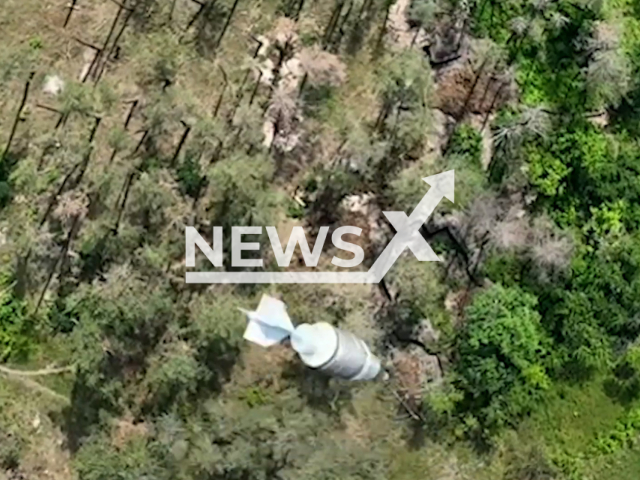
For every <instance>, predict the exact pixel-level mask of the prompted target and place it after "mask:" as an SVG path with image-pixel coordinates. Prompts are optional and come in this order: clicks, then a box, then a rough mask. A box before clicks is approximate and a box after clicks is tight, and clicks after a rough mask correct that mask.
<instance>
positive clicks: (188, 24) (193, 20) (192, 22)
mask: <svg viewBox="0 0 640 480" xmlns="http://www.w3.org/2000/svg"><path fill="white" fill-rule="evenodd" d="M191 1H192V2H194V3H197V4H198V5H200V8H198V11H197V12H196V13H194V14H193V17H191V20H189V23H187V26H186V27H185V28H184V31H185V32H186V31H187V30H189V29H190V28H191V27H193V25H194V24H195V23H196V21H197V20H198V18H200V16H201V15H202V12H204V9H205V8H207V7H208V6H209V4H207V3H206V2H201V1H200V0H191ZM213 4H215V0H213Z"/></svg>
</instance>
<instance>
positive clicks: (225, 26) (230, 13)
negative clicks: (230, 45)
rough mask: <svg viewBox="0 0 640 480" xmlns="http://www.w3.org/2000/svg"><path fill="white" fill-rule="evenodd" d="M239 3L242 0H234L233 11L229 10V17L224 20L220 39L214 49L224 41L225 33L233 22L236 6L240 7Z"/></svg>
mask: <svg viewBox="0 0 640 480" xmlns="http://www.w3.org/2000/svg"><path fill="white" fill-rule="evenodd" d="M239 3H240V0H234V2H233V5H232V6H231V11H230V12H229V16H228V17H227V20H226V21H225V22H224V26H223V27H222V32H220V37H218V40H217V41H216V44H215V46H214V47H213V50H214V51H215V50H217V49H218V47H219V46H220V44H221V43H222V39H223V38H224V35H225V33H227V29H228V28H229V24H230V23H231V19H232V18H233V15H234V14H235V13H236V8H237V7H238V4H239Z"/></svg>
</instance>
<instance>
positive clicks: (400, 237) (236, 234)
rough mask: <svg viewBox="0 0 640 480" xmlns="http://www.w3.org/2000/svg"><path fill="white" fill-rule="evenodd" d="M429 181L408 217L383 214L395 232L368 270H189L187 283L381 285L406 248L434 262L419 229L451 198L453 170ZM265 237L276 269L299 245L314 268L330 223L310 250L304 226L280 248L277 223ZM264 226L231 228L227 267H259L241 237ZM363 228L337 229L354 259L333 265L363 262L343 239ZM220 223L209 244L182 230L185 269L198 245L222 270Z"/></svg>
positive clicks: (340, 243)
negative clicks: (424, 192)
mask: <svg viewBox="0 0 640 480" xmlns="http://www.w3.org/2000/svg"><path fill="white" fill-rule="evenodd" d="M422 180H423V181H424V182H425V183H427V184H428V185H430V187H431V188H430V189H429V191H428V192H427V193H426V194H425V196H424V197H422V199H421V200H420V202H419V203H418V205H417V206H416V207H415V208H414V210H413V212H411V215H410V216H407V214H406V213H405V212H395V211H392V212H383V214H384V215H385V217H386V218H387V220H389V222H390V223H391V225H392V226H393V227H394V229H395V230H396V234H395V236H394V237H393V238H392V239H391V241H390V242H389V244H388V245H387V246H386V248H385V249H384V250H383V252H382V253H381V254H380V256H379V257H378V258H377V259H376V261H375V262H374V264H373V265H372V266H371V268H370V269H369V271H367V272H288V271H280V272H266V271H242V272H187V273H186V282H187V283H379V282H380V281H381V280H382V279H383V278H384V276H385V275H386V273H387V272H388V271H389V269H390V268H391V266H392V265H393V264H394V263H395V261H396V260H397V259H398V257H399V256H400V255H401V254H402V252H404V250H405V249H407V248H408V249H409V250H411V251H412V252H413V254H414V255H415V257H416V259H417V260H419V261H421V262H438V261H440V259H439V258H438V256H437V255H436V254H435V252H434V251H433V249H432V248H431V246H430V245H429V244H428V243H427V241H426V240H425V239H424V237H423V236H422V235H421V234H420V227H421V226H422V225H423V224H424V223H425V222H426V221H427V219H428V218H429V216H430V215H431V214H432V213H433V211H434V210H435V208H436V206H437V205H438V204H439V203H440V201H441V200H442V199H443V198H447V199H448V200H450V201H451V202H453V201H454V171H453V170H449V171H447V172H443V173H440V174H438V175H432V176H429V177H425V178H423V179H422ZM265 230H266V232H267V235H268V236H269V241H270V243H271V247H272V249H273V252H274V256H275V258H276V262H277V263H278V266H280V267H288V266H289V264H290V263H291V258H292V256H293V253H294V251H295V248H296V245H300V250H301V252H302V258H303V260H304V262H305V265H306V266H307V267H316V266H317V265H318V261H319V259H320V255H321V254H322V249H323V247H324V244H325V242H326V239H327V236H328V232H329V227H321V228H320V231H319V233H318V237H317V239H316V243H315V245H314V248H313V250H311V249H310V248H309V244H308V242H307V238H306V235H305V233H304V230H303V228H302V227H294V228H293V231H292V233H291V235H290V237H289V240H288V243H287V248H286V249H283V247H282V243H281V241H280V237H279V236H278V233H277V231H276V228H275V227H265ZM262 231H263V227H259V226H254V227H232V228H231V265H232V266H233V267H242V268H262V267H263V261H262V259H257V258H254V259H247V258H242V252H243V251H255V250H259V249H260V244H259V243H258V242H244V241H243V239H242V237H243V235H257V234H261V233H262ZM361 233H362V229H360V228H358V227H353V226H344V227H339V228H337V229H336V230H335V231H334V232H333V234H332V235H331V241H332V243H333V245H334V246H335V247H336V248H338V249H340V250H344V251H347V252H349V253H352V254H353V258H351V259H348V260H345V259H342V258H339V257H336V256H334V257H333V259H332V260H331V263H332V264H333V265H335V266H337V267H340V268H354V267H357V266H358V265H360V264H361V263H362V262H363V260H364V250H363V249H362V248H361V247H360V246H359V245H356V244H353V243H349V242H346V241H345V240H344V239H343V238H342V237H343V236H344V235H346V234H353V235H357V236H359V235H360V234H361ZM222 239H223V231H222V227H213V244H212V245H213V246H211V245H209V244H208V243H207V241H206V240H205V239H204V238H203V237H202V236H201V235H200V234H199V233H198V231H197V230H196V229H195V228H194V227H186V230H185V242H186V249H185V259H186V266H187V268H194V267H195V266H196V259H195V257H196V246H197V247H198V248H199V249H200V251H201V252H202V253H203V254H204V255H205V257H206V258H207V259H208V260H209V261H210V262H211V263H212V264H213V266H214V267H218V268H221V267H222V266H223V264H222V258H223V251H222V245H223V242H222Z"/></svg>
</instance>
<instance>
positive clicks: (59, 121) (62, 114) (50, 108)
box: [36, 103, 64, 128]
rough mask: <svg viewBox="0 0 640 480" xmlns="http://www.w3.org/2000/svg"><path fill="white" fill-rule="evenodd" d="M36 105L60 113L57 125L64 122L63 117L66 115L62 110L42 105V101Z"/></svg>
mask: <svg viewBox="0 0 640 480" xmlns="http://www.w3.org/2000/svg"><path fill="white" fill-rule="evenodd" d="M36 107H37V108H42V109H43V110H47V111H49V112H53V113H57V114H58V115H59V117H58V121H57V122H56V125H58V124H59V123H61V122H62V117H63V116H64V113H63V112H61V111H60V110H58V109H57V108H53V107H49V106H47V105H42V104H40V103H36ZM56 128H57V127H56Z"/></svg>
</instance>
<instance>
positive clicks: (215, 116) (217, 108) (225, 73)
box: [213, 66, 229, 118]
mask: <svg viewBox="0 0 640 480" xmlns="http://www.w3.org/2000/svg"><path fill="white" fill-rule="evenodd" d="M218 68H220V71H221V72H222V78H223V82H224V84H223V86H222V91H221V92H220V96H218V101H217V102H216V108H215V109H214V111H213V118H217V117H218V112H219V110H220V106H221V105H222V99H223V98H224V93H225V91H226V90H227V85H229V79H228V78H227V72H225V71H224V68H222V67H220V66H219V67H218Z"/></svg>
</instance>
